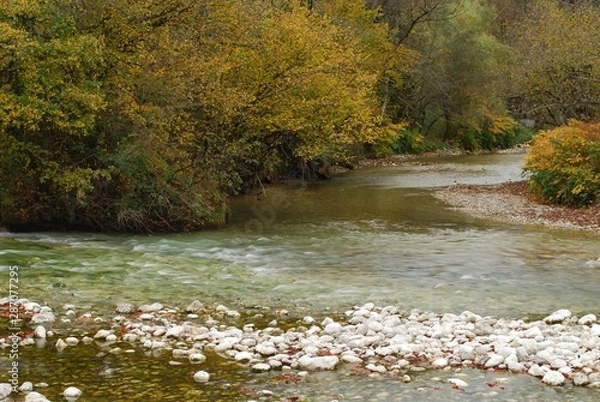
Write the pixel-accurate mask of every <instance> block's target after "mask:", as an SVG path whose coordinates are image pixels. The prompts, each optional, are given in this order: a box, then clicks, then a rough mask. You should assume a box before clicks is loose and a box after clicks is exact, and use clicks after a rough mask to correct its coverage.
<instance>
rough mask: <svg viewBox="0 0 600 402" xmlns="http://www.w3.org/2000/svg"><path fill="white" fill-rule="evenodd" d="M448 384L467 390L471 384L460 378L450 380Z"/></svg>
mask: <svg viewBox="0 0 600 402" xmlns="http://www.w3.org/2000/svg"><path fill="white" fill-rule="evenodd" d="M448 382H449V383H450V384H452V385H454V386H455V387H456V388H459V389H463V388H466V387H468V386H469V384H467V383H466V382H465V381H463V380H461V379H460V378H449V379H448Z"/></svg>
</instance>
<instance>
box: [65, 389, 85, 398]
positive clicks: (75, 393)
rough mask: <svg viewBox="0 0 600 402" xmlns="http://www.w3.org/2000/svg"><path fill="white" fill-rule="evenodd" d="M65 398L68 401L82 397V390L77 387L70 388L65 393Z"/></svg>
mask: <svg viewBox="0 0 600 402" xmlns="http://www.w3.org/2000/svg"><path fill="white" fill-rule="evenodd" d="M63 396H64V397H65V398H67V399H70V400H74V399H77V398H79V397H80V396H81V390H80V389H79V388H76V387H69V388H67V389H65V390H64V391H63Z"/></svg>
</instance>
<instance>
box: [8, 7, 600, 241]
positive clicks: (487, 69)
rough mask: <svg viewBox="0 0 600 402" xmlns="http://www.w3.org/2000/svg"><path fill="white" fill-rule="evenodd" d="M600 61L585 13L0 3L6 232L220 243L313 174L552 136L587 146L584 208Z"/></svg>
mask: <svg viewBox="0 0 600 402" xmlns="http://www.w3.org/2000/svg"><path fill="white" fill-rule="evenodd" d="M598 43H600V2H599V1H591V0H571V1H561V0H488V1H483V0H367V1H362V0H160V1H159V0H107V1H97V0H2V1H0V148H1V150H2V152H1V154H0V225H1V226H4V227H6V228H9V229H11V230H44V229H85V230H101V231H119V232H136V233H153V232H172V231H190V230H198V229H203V228H210V227H216V226H220V225H223V224H224V223H225V222H226V221H227V218H228V207H227V202H228V198H229V197H230V196H231V195H233V194H239V193H242V192H244V191H246V190H247V189H249V188H253V187H254V186H257V185H261V184H262V183H265V182H269V181H277V180H281V179H285V178H294V177H304V178H306V177H308V176H311V175H314V174H315V173H316V172H315V169H313V167H314V166H315V165H318V164H320V163H338V164H344V165H349V166H351V165H352V164H354V163H355V162H356V161H357V160H358V159H360V158H365V157H381V156H386V155H390V154H392V153H422V152H425V151H428V150H432V149H435V148H440V147H445V146H452V147H459V148H462V149H465V150H492V149H498V148H508V147H511V146H514V145H515V144H518V143H521V142H524V141H528V140H529V139H530V138H531V136H532V133H533V129H536V130H537V129H553V128H556V127H559V128H560V127H563V128H562V131H564V132H568V133H572V132H573V130H574V127H575V128H577V130H579V131H577V132H580V131H581V130H580V129H581V128H582V127H583V131H582V132H583V134H581V135H579V136H578V137H577V138H583V140H582V141H584V145H583V147H584V148H585V149H587V150H588V151H589V150H591V151H590V152H589V155H587V154H586V156H585V158H587V159H586V161H587V162H586V163H588V165H589V164H590V163H591V166H592V168H591V170H590V169H588V170H587V171H585V172H583V173H581V172H578V173H577V175H578V176H577V177H581V175H582V174H583V175H587V176H586V177H585V181H586V183H588V185H589V186H592V187H593V189H592V190H589V187H588V188H586V187H585V186H583V187H579V184H576V185H574V186H573V187H572V188H571V192H570V194H571V195H573V194H574V195H575V196H576V195H578V194H584V195H586V197H587V198H585V199H584V200H583V201H582V202H584V203H585V202H593V201H594V200H597V198H598V197H600V188H599V187H600V184H598V182H599V181H600V167H599V166H600V145H598V144H599V143H600V137H599V136H600V131H599V130H598V126H597V125H595V126H591V127H594V130H593V132H594V133H595V134H593V135H594V136H593V138H592V137H591V136H590V135H588V134H586V132H587V131H586V130H585V127H586V126H585V125H586V124H593V123H595V122H597V121H598V118H599V116H600V114H599V112H600V50H599V47H598ZM574 121H577V123H573V122H574ZM564 127H567V128H568V127H571V129H564ZM586 136H587V137H586ZM544 138H546V143H545V147H546V149H547V148H548V147H549V146H550V145H551V144H554V143H556V141H555V142H551V143H550V145H548V144H549V143H548V141H549V140H547V138H549V137H548V136H546V137H544ZM586 139H587V140H586ZM585 141H589V142H590V144H591V145H590V144H587V143H585ZM578 144H579V145H578V146H581V142H579V143H578ZM586 144H587V145H586ZM588 145H589V146H588ZM586 147H587V148H586ZM590 147H591V148H590ZM586 152H587V151H586ZM545 155H546V156H547V155H548V154H545ZM578 155H579V156H577V155H576V156H575V157H580V156H581V153H579V154H578ZM544 157H545V156H544V154H543V153H542V154H540V156H538V160H537V161H536V160H533V161H530V162H529V169H530V170H531V171H532V172H533V173H534V176H535V175H536V174H537V173H540V172H539V171H537V170H536V169H538V168H539V166H541V165H540V164H539V163H538V162H540V161H541V162H540V163H542V162H544V161H542V159H543V158H544ZM570 157H572V156H570ZM590 158H591V159H590ZM573 160H575V159H573ZM590 161H591V162H590ZM546 162H547V163H546V165H548V164H549V163H550V162H551V161H546ZM536 163H537V164H536ZM569 163H570V165H572V164H573V163H572V160H571V162H569ZM542 165H543V163H542ZM537 177H541V179H540V182H541V183H542V184H543V183H544V180H545V182H546V183H549V184H552V183H554V185H556V181H555V180H554V179H552V178H551V179H549V178H548V176H547V175H546V176H544V174H543V172H542V174H541V176H540V175H539V174H538V176H537ZM567 180H570V179H567ZM594 186H595V187H594ZM557 191H558V192H559V193H560V191H562V190H561V189H557V190H556V191H554V193H553V194H550V195H549V197H548V198H550V199H552V198H554V199H556V200H557V201H564V202H567V203H568V202H570V201H572V200H571V199H569V198H568V197H567V198H565V197H562V198H561V197H556V192H557ZM542 192H543V191H542ZM579 201H581V200H579ZM579 201H577V202H579Z"/></svg>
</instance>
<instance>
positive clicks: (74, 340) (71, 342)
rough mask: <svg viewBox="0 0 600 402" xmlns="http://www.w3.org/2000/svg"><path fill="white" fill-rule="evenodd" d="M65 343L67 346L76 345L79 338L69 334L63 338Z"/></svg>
mask: <svg viewBox="0 0 600 402" xmlns="http://www.w3.org/2000/svg"><path fill="white" fill-rule="evenodd" d="M65 343H66V344H67V345H69V346H77V344H78V343H79V339H77V338H75V337H74V336H69V337H67V338H65Z"/></svg>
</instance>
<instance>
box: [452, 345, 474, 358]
mask: <svg viewBox="0 0 600 402" xmlns="http://www.w3.org/2000/svg"><path fill="white" fill-rule="evenodd" d="M454 355H455V356H456V357H458V358H459V359H461V360H475V349H474V348H473V347H472V346H469V345H460V346H459V347H458V348H456V349H454Z"/></svg>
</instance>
